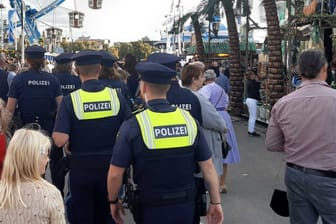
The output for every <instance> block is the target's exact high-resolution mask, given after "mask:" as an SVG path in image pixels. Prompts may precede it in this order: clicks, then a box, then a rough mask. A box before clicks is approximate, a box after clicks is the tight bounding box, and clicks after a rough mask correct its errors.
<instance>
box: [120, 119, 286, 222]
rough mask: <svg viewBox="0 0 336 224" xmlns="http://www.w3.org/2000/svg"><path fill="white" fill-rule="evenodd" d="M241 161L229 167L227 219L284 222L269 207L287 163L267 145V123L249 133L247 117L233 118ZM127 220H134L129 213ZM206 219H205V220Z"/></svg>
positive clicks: (284, 219)
mask: <svg viewBox="0 0 336 224" xmlns="http://www.w3.org/2000/svg"><path fill="white" fill-rule="evenodd" d="M234 127H235V131H236V135H237V139H238V145H239V151H240V155H241V162H240V163H239V164H235V165H232V166H230V167H229V173H228V190H229V191H228V193H227V194H222V202H223V209H224V214H225V222H224V223H228V224H284V223H289V220H288V218H283V217H280V216H278V215H276V214H275V213H274V212H273V211H272V210H271V208H270V207H269V201H270V198H271V194H272V192H273V189H274V188H275V187H280V188H284V185H283V172H284V163H283V162H282V154H281V153H273V152H268V151H266V149H265V146H264V140H265V132H266V127H265V126H264V125H262V124H257V131H258V132H259V133H261V134H262V136H261V137H249V136H248V135H247V120H246V119H245V118H234ZM125 223H126V224H132V223H134V222H133V221H132V217H131V216H130V214H129V213H128V215H127V217H125ZM203 223H205V221H203Z"/></svg>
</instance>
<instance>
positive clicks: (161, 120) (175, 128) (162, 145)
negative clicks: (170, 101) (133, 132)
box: [136, 108, 197, 149]
mask: <svg viewBox="0 0 336 224" xmlns="http://www.w3.org/2000/svg"><path fill="white" fill-rule="evenodd" d="M136 119H137V121H138V124H139V126H140V130H141V135H142V139H143V141H144V143H145V145H146V146H147V148H148V149H172V148H180V147H188V146H191V145H193V144H194V142H195V139H196V136H197V125H196V122H195V120H194V118H193V117H192V116H191V115H190V114H189V112H187V111H185V110H182V109H179V108H176V110H175V111H174V112H165V113H158V112H153V111H151V110H149V109H147V110H144V111H143V112H141V113H139V114H137V115H136Z"/></svg>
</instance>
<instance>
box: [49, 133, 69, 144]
mask: <svg viewBox="0 0 336 224" xmlns="http://www.w3.org/2000/svg"><path fill="white" fill-rule="evenodd" d="M52 138H53V140H54V142H55V145H56V146H57V147H62V146H64V145H65V144H66V143H68V141H69V135H68V134H65V133H61V132H53V133H52Z"/></svg>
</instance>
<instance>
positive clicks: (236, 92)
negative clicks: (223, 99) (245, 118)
mask: <svg viewBox="0 0 336 224" xmlns="http://www.w3.org/2000/svg"><path fill="white" fill-rule="evenodd" d="M221 2H222V4H223V6H224V11H225V17H226V23H227V29H228V33H229V45H230V84H231V99H230V101H231V113H232V114H233V115H240V114H241V113H242V111H243V94H244V90H243V89H244V85H243V75H242V71H241V64H240V60H241V54H240V44H239V36H238V31H237V25H236V20H235V19H236V17H235V15H234V11H233V4H232V1H229V0H221Z"/></svg>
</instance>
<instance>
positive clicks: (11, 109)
mask: <svg viewBox="0 0 336 224" xmlns="http://www.w3.org/2000/svg"><path fill="white" fill-rule="evenodd" d="M16 105H17V99H15V98H12V97H8V101H7V106H6V108H7V110H8V112H9V113H10V114H11V116H13V114H14V112H15V108H16Z"/></svg>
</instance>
